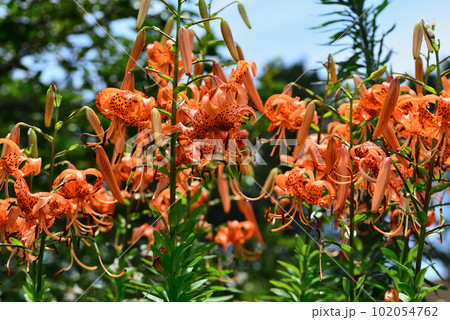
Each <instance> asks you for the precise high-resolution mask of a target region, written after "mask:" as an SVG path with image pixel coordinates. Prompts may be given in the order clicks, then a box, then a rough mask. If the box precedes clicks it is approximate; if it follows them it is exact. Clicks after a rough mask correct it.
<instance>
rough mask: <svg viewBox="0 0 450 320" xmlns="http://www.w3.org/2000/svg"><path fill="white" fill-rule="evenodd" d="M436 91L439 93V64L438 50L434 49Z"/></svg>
mask: <svg viewBox="0 0 450 320" xmlns="http://www.w3.org/2000/svg"><path fill="white" fill-rule="evenodd" d="M436 93H437V94H438V95H439V94H441V66H440V63H439V50H436Z"/></svg>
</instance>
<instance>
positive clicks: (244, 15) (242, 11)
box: [238, 2, 252, 29]
mask: <svg viewBox="0 0 450 320" xmlns="http://www.w3.org/2000/svg"><path fill="white" fill-rule="evenodd" d="M238 10H239V13H240V15H241V17H242V20H244V22H245V24H246V25H247V27H248V28H249V29H251V28H252V26H251V25H250V20H248V16H247V12H246V11H245V7H244V5H243V4H242V3H240V2H239V3H238Z"/></svg>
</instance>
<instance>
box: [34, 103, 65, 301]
mask: <svg viewBox="0 0 450 320" xmlns="http://www.w3.org/2000/svg"><path fill="white" fill-rule="evenodd" d="M55 102H56V103H55V123H54V129H53V140H52V154H51V158H50V171H49V172H50V175H49V176H48V190H49V191H52V184H53V172H54V169H55V150H56V136H57V135H58V127H57V125H58V116H59V104H60V101H59V99H58V98H56V97H55ZM46 237H47V235H46V233H45V232H41V245H40V247H39V259H38V265H37V279H36V281H37V285H36V292H38V293H39V292H41V290H42V269H43V262H44V253H45V238H46Z"/></svg>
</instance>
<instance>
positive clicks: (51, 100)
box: [44, 84, 56, 127]
mask: <svg viewBox="0 0 450 320" xmlns="http://www.w3.org/2000/svg"><path fill="white" fill-rule="evenodd" d="M55 91H56V86H54V85H53V84H52V85H51V86H50V87H49V88H48V90H47V94H46V96H45V115H44V122H45V126H46V127H48V126H50V123H51V122H52V116H53V109H54V108H55Z"/></svg>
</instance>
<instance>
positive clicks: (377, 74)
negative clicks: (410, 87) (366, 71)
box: [369, 65, 387, 81]
mask: <svg viewBox="0 0 450 320" xmlns="http://www.w3.org/2000/svg"><path fill="white" fill-rule="evenodd" d="M386 69H387V65H384V66H382V67H381V68H380V69H378V70H376V71H374V72H372V73H371V74H370V76H369V79H370V80H372V81H376V80H378V79H379V78H380V77H381V76H382V75H383V74H384V73H385V72H386Z"/></svg>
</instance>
